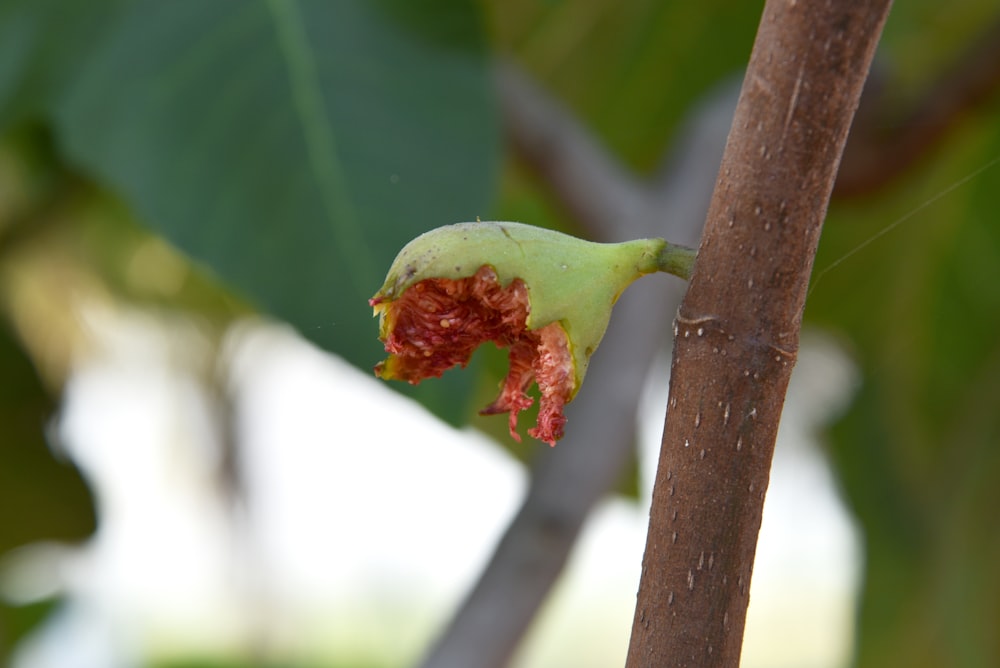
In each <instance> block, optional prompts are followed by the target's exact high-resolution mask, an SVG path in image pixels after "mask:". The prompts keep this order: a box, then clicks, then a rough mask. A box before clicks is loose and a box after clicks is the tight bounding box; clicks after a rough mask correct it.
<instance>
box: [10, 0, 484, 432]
mask: <svg viewBox="0 0 1000 668" xmlns="http://www.w3.org/2000/svg"><path fill="white" fill-rule="evenodd" d="M424 4H425V5H426V9H427V10H429V11H433V10H434V9H435V8H437V11H438V12H444V15H445V16H446V17H447V20H445V21H440V22H436V21H431V20H430V18H429V17H430V16H432V15H431V14H428V13H427V12H424V11H418V9H419V8H420V7H421V6H422V5H421V4H420V3H417V4H416V5H414V4H413V3H398V2H383V3H378V4H373V3H369V2H363V1H361V0H354V1H345V2H336V3H330V2H323V1H321V0H304V1H302V2H281V1H277V0H275V1H271V2H268V1H265V0H255V1H251V2H247V1H243V0H215V1H214V2H200V1H196V0H182V1H179V2H170V3H163V2H159V1H157V0H136V1H134V2H128V3H122V2H112V1H110V0H105V1H103V2H96V3H87V10H86V11H83V10H81V9H79V8H80V7H82V5H80V4H79V3H63V2H55V1H54V0H53V1H49V2H45V3H40V4H39V3H34V2H30V3H29V2H7V3H6V5H5V7H4V8H5V10H6V11H5V14H6V16H7V19H8V20H7V21H5V22H3V23H0V26H2V28H0V29H2V30H6V31H8V32H10V33H11V34H12V35H15V34H16V35H17V39H16V40H14V41H12V42H9V44H10V46H9V47H7V48H9V50H10V51H11V62H22V63H23V64H24V67H23V69H21V70H20V71H15V68H13V67H11V68H9V69H8V71H6V72H4V73H0V93H2V92H3V91H8V92H9V95H8V97H7V101H8V102H16V104H13V111H12V112H11V113H13V114H14V115H15V118H16V117H18V114H21V115H25V114H42V115H44V116H45V117H47V118H49V119H50V120H51V121H52V123H53V124H54V128H55V135H56V141H57V143H58V145H59V147H60V148H61V149H62V150H63V152H64V155H65V157H66V159H67V160H68V161H69V162H70V163H71V164H73V165H75V166H76V167H77V168H79V169H81V170H83V171H85V172H86V173H87V174H89V175H91V177H92V178H94V179H96V180H97V181H98V182H99V183H101V184H102V185H103V186H105V187H107V188H110V189H111V190H113V192H115V193H116V194H117V195H118V196H119V197H121V198H122V200H123V201H124V202H125V204H126V205H127V206H128V207H129V208H130V209H131V211H133V212H134V214H135V215H136V216H137V217H138V218H139V219H140V220H141V221H142V222H144V223H145V224H147V225H148V226H150V227H151V228H152V229H153V230H155V231H157V232H158V233H160V234H162V235H163V236H164V237H165V238H166V239H168V240H169V241H170V242H172V243H173V244H175V245H176V246H177V247H179V248H180V249H182V250H183V251H185V252H187V253H188V254H189V255H190V256H191V257H193V258H194V259H196V260H199V261H201V262H202V263H204V264H205V265H206V266H207V267H209V268H210V270H211V271H212V272H213V273H215V274H216V275H217V276H219V277H220V278H221V279H222V280H224V281H225V282H227V283H228V284H229V285H231V286H233V287H234V288H235V289H236V290H237V291H238V292H239V293H241V294H243V295H244V296H246V298H248V299H249V300H250V301H251V302H253V303H255V304H257V305H258V306H259V307H261V308H263V309H264V310H265V311H267V312H269V313H272V314H273V315H275V316H278V317H279V318H283V319H285V320H287V321H288V322H290V323H292V324H293V325H295V326H296V327H297V328H298V329H299V330H300V331H301V332H302V333H303V334H304V335H305V336H306V337H308V338H310V339H312V340H313V341H315V342H316V343H318V344H319V345H321V346H323V347H325V348H327V349H328V350H332V351H335V352H337V353H339V354H340V355H342V356H344V357H345V358H347V359H348V360H350V361H352V362H354V363H355V364H358V365H359V366H362V367H364V368H370V366H371V364H372V363H373V362H374V361H375V360H376V359H377V358H378V356H379V353H380V351H379V348H378V343H377V342H376V341H375V337H374V334H373V326H372V322H371V312H370V309H369V308H368V306H367V304H366V300H367V298H368V297H370V296H371V294H372V293H373V292H374V290H375V289H376V288H377V287H378V285H379V284H380V283H381V279H382V276H383V271H384V268H385V267H387V266H388V265H389V263H390V262H391V260H392V257H393V255H394V254H395V251H396V250H398V248H399V247H401V246H402V245H403V244H404V243H405V242H406V241H407V240H409V239H410V238H412V237H413V236H416V234H418V233H420V232H422V231H424V230H426V229H429V228H431V227H435V226H437V225H440V224H443V223H449V222H457V221H459V220H473V219H475V217H476V216H479V215H485V214H486V212H487V210H488V207H489V206H490V200H491V199H492V195H491V193H492V190H493V187H494V186H493V184H494V181H495V173H496V165H497V160H498V142H497V124H496V118H495V111H494V109H495V105H494V104H493V102H492V91H491V87H490V82H489V78H488V76H487V69H486V62H485V51H484V48H483V45H482V37H481V30H480V27H479V19H478V16H477V13H476V12H475V11H474V9H473V7H472V6H471V4H469V3H465V2H461V3H460V2H452V3H449V4H448V6H447V7H443V6H441V3H434V2H429V3H424ZM67 11H69V12H80V16H76V15H75V14H71V15H70V16H68V17H66V16H64V14H65V12H67ZM0 21H2V15H0ZM25 26H27V28H25ZM50 27H54V29H50ZM4 74H5V75H6V76H3V75H4ZM18 75H19V76H18ZM0 102H3V100H0ZM9 106H10V105H9V104H4V105H3V107H9ZM431 156H433V164H431V165H429V164H428V160H429V159H430V158H431ZM455 381H457V382H465V383H467V381H463V380H462V379H461V377H459V376H456V377H455V378H454V379H453V383H454V382H455ZM440 390H441V389H440V388H435V390H434V391H435V392H437V393H439V392H440ZM448 391H449V392H451V393H454V392H456V391H458V388H457V387H454V386H452V387H450V388H448ZM453 405H454V402H445V403H443V404H438V405H437V408H438V409H439V410H440V411H441V412H442V413H444V414H445V415H446V416H448V417H450V418H451V419H453V420H456V419H459V415H460V414H461V413H462V412H463V411H461V410H458V411H456V410H455V409H454V408H451V409H449V407H450V406H453Z"/></svg>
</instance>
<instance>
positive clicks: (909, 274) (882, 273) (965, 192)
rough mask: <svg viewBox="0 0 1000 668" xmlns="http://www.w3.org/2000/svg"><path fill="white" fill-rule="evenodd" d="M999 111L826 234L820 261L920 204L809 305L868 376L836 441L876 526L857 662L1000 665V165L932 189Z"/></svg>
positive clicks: (983, 152)
mask: <svg viewBox="0 0 1000 668" xmlns="http://www.w3.org/2000/svg"><path fill="white" fill-rule="evenodd" d="M997 112H1000V108H998V107H997V105H994V111H993V112H992V113H990V112H989V111H987V112H985V113H983V114H982V115H981V116H980V117H978V118H976V119H970V122H969V123H967V125H966V127H965V128H964V129H963V132H962V133H961V136H959V137H956V140H955V141H953V142H952V143H951V144H950V146H949V147H948V148H947V150H945V151H944V152H943V153H942V154H940V155H938V156H936V157H935V159H934V160H933V161H932V162H931V163H930V164H928V165H927V167H926V168H925V169H923V170H921V172H920V173H916V174H913V175H911V177H910V178H909V179H908V180H907V182H906V183H901V184H900V185H899V186H898V187H897V188H896V189H895V191H894V192H892V193H889V194H888V196H887V197H886V198H884V199H882V200H881V201H878V202H866V203H864V204H863V205H861V204H854V205H852V206H850V207H838V208H836V209H835V210H834V213H833V214H832V215H831V218H830V220H829V221H828V223H827V227H826V230H825V231H824V238H823V248H822V250H821V253H820V256H819V258H818V260H817V267H818V268H820V269H822V268H823V267H824V266H826V265H828V264H829V263H830V262H832V261H834V260H835V259H836V258H838V257H841V256H842V255H843V253H846V252H848V251H850V250H852V249H853V248H856V247H857V245H858V244H860V243H862V242H864V241H865V240H866V239H868V238H869V237H871V235H872V234H875V233H876V232H878V231H879V230H881V229H883V228H885V227H886V226H887V225H889V224H891V223H892V222H893V221H894V220H898V219H899V218H900V217H901V216H904V215H908V214H910V213H914V215H913V216H912V217H911V218H908V219H907V220H906V221H905V222H904V223H903V224H901V225H900V226H899V227H898V228H896V229H894V230H892V231H891V232H889V233H888V234H887V235H885V236H884V237H882V238H880V239H879V240H877V241H876V242H874V243H872V244H871V245H870V246H867V247H865V248H864V249H863V250H861V251H860V252H859V253H857V254H856V255H854V256H852V257H850V258H849V259H847V260H846V261H845V262H844V263H843V264H841V265H840V266H838V267H837V268H836V269H835V270H834V271H831V272H830V273H829V274H827V275H825V276H823V278H822V279H821V280H820V281H819V282H817V283H816V284H815V292H814V293H813V294H812V296H811V297H810V301H809V307H808V311H807V317H808V318H810V319H811V320H812V321H813V322H816V323H821V324H823V325H824V326H826V327H828V328H834V329H837V330H840V331H841V332H842V333H844V334H845V335H846V337H847V338H848V339H849V340H850V342H851V344H852V346H853V348H854V353H855V356H856V358H857V360H858V362H859V363H860V365H861V367H862V371H863V373H864V377H865V382H864V386H863V388H862V391H861V392H860V394H859V395H858V396H857V397H856V398H855V401H854V403H853V406H852V408H851V410H850V412H849V413H848V414H847V415H846V416H845V418H844V419H843V420H842V421H841V422H840V424H838V425H837V426H836V428H835V429H834V430H833V433H832V435H833V439H834V440H833V443H832V449H831V452H832V455H833V458H834V463H835V465H836V468H837V470H838V473H839V476H840V480H841V483H842V485H843V489H844V493H845V495H846V497H847V500H848V502H849V504H850V505H851V507H852V509H853V511H854V512H855V513H856V515H857V517H858V519H859V520H860V522H861V524H862V526H863V528H864V533H865V557H866V574H865V581H864V587H863V590H862V593H861V601H860V610H859V615H860V616H859V637H858V648H857V652H858V654H857V661H858V665H859V666H927V667H928V668H929V667H931V666H943V665H949V666H988V665H1000V641H998V639H997V635H996V629H997V628H1000V575H998V573H997V570H996V568H995V567H994V564H996V563H997V562H998V561H1000V532H998V531H997V525H996V519H995V514H996V509H997V508H1000V448H998V447H997V446H998V442H1000V227H998V226H997V220H998V217H997V206H998V200H997V196H996V193H997V192H1000V164H998V165H995V166H994V167H992V168H990V169H987V170H986V171H984V172H982V173H981V174H979V175H977V176H976V177H975V178H973V179H972V180H971V181H970V182H969V183H967V184H964V185H962V186H960V187H958V188H957V189H955V190H954V191H952V192H950V193H948V194H947V195H946V196H944V197H942V198H941V199H940V200H937V201H934V202H929V200H930V199H931V198H933V197H935V196H937V195H938V194H939V193H940V192H941V191H942V190H943V189H944V188H947V187H948V186H951V185H952V184H954V183H956V182H957V181H958V180H960V179H962V178H964V177H966V176H968V175H969V174H971V173H972V172H973V171H975V170H976V169H978V168H980V167H982V166H983V165H985V164H987V163H988V162H989V161H990V160H992V159H995V158H996V157H998V156H1000V129H998V128H997V126H996V123H995V120H994V119H995V117H996V113H997ZM928 202H929V203H928ZM924 203H928V204H927V206H926V207H925V208H921V209H919V210H917V211H915V212H914V210H915V208H918V207H921V206H922V205H923V204H924Z"/></svg>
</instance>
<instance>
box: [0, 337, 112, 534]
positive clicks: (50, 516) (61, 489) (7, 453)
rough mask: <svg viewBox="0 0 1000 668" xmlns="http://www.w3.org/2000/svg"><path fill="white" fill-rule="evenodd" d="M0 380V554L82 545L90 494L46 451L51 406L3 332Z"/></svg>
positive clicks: (90, 517) (90, 518)
mask: <svg viewBox="0 0 1000 668" xmlns="http://www.w3.org/2000/svg"><path fill="white" fill-rule="evenodd" d="M0 378H3V383H0V424H2V425H3V439H2V440H0V443H2V446H0V489H3V498H4V503H3V504H0V553H4V552H7V551H8V550H10V549H11V548H14V547H18V546H21V545H27V544H29V543H34V542H36V541H39V540H64V541H77V540H82V539H83V538H85V537H87V536H88V535H90V534H91V533H93V531H94V528H95V526H96V524H95V521H96V520H95V516H94V508H93V503H92V501H91V498H90V493H89V491H88V489H87V487H86V485H85V484H84V483H83V479H82V478H81V477H80V474H79V472H78V471H77V470H76V469H75V468H74V467H73V466H71V465H69V464H68V463H66V462H64V461H59V460H57V459H56V457H54V456H53V453H52V451H51V450H50V449H49V447H48V444H47V443H46V441H45V438H44V433H45V425H46V421H47V420H48V419H49V418H50V416H51V414H52V412H53V410H54V404H53V402H52V400H51V399H50V398H49V396H48V394H47V393H46V392H45V389H44V388H43V387H42V385H41V383H40V381H39V379H38V376H37V375H36V374H35V370H34V368H33V367H32V366H31V362H29V361H28V359H27V358H26V357H25V356H24V353H23V352H22V350H21V349H20V347H19V346H18V345H17V343H16V342H15V341H14V339H13V338H11V336H10V332H9V331H8V330H7V329H6V328H5V327H0Z"/></svg>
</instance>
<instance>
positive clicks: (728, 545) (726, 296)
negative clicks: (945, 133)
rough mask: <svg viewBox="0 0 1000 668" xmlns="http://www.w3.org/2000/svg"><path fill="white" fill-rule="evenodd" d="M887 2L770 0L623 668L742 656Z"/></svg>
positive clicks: (728, 170)
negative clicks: (851, 145)
mask: <svg viewBox="0 0 1000 668" xmlns="http://www.w3.org/2000/svg"><path fill="white" fill-rule="evenodd" d="M889 6H890V0H872V1H871V2H865V3H859V2H853V1H852V0H826V1H823V2H821V1H820V0H798V1H796V0H768V1H767V3H766V5H765V7H764V14H763V16H762V18H761V23H760V28H759V30H758V34H757V38H756V40H755V43H754V48H753V53H752V54H751V57H750V64H749V66H748V68H747V72H746V77H745V79H744V83H743V89H742V91H741V93H740V100H739V103H738V105H737V108H736V115H735V118H734V120H733V125H732V129H731V130H730V136H729V140H728V143H727V145H726V151H725V154H724V155H723V160H722V167H721V170H720V172H719V178H718V183H717V185H716V188H715V193H714V195H713V198H712V202H711V204H710V206H709V212H708V216H707V219H706V223H705V231H704V233H703V235H702V242H701V247H700V249H699V255H698V260H697V263H696V264H695V268H694V274H693V276H692V278H691V283H690V286H689V288H688V292H687V294H686V295H685V297H684V301H683V302H682V304H681V308H680V310H679V312H678V315H677V319H676V321H675V339H674V356H673V364H672V370H671V377H670V400H669V407H668V411H667V418H666V423H665V426H664V434H663V443H662V446H661V450H660V460H659V465H658V468H657V474H656V482H655V487H654V489H653V505H652V509H651V512H650V523H649V533H648V535H647V541H646V553H645V556H644V558H643V564H642V579H641V582H640V586H639V595H638V600H637V604H636V611H635V617H634V619H633V626H632V640H631V643H630V645H629V653H628V662H627V664H626V665H627V666H629V667H630V668H638V667H640V666H656V667H658V668H659V667H661V666H692V665H693V666H716V665H718V666H737V665H738V664H739V657H740V651H741V648H742V642H743V626H744V622H745V619H746V608H747V603H748V602H749V596H748V592H749V589H750V574H751V571H752V569H753V558H754V551H755V549H756V544H757V533H758V530H759V529H760V518H761V510H762V507H763V503H764V492H765V490H766V488H767V484H768V477H769V471H770V464H771V456H772V454H773V452H774V440H775V436H776V435H777V428H778V420H779V418H780V415H781V408H782V405H783V403H784V396H785V391H786V389H787V386H788V379H789V376H790V375H791V370H792V366H793V364H794V362H795V357H796V353H797V350H798V335H799V327H800V325H801V318H802V310H803V307H804V304H805V296H806V288H807V285H808V281H809V273H810V271H811V269H812V263H813V258H814V256H815V252H816V246H817V244H818V242H819V235H820V230H821V228H822V223H823V219H824V217H825V215H826V208H827V205H828V203H829V199H830V194H831V192H832V190H833V182H834V178H835V176H836V173H837V167H838V165H839V162H840V156H841V154H842V152H843V148H844V143H845V140H846V138H847V133H848V129H849V128H850V125H851V120H852V118H853V115H854V112H855V109H856V107H857V103H858V99H859V97H860V95H861V88H862V85H863V84H864V80H865V77H866V75H867V73H868V69H869V66H870V64H871V58H872V55H873V54H874V51H875V46H876V44H877V43H878V38H879V36H880V34H881V30H882V26H883V24H884V22H885V18H886V16H887V15H888V11H889Z"/></svg>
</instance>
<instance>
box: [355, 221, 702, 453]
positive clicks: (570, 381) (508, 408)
mask: <svg viewBox="0 0 1000 668" xmlns="http://www.w3.org/2000/svg"><path fill="white" fill-rule="evenodd" d="M694 254H695V252H694V251H693V250H691V249H688V248H683V247H681V246H675V245H673V244H669V243H667V242H666V241H664V240H663V239H640V240H636V241H627V242H623V243H614V244H602V243H594V242H590V241H584V240H582V239H577V238H576V237H572V236H569V235H567V234H563V233H561V232H555V231H553V230H548V229H544V228H539V227H533V226H530V225H524V224H521V223H511V222H475V223H458V224H456V225H447V226H445V227H440V228H437V229H435V230H431V231H430V232H427V233H425V234H422V235H421V236H419V237H417V238H416V239H414V240H413V241H411V242H410V243H409V244H407V245H406V246H405V247H404V248H403V250H402V251H400V253H399V255H398V256H397V257H396V260H395V261H394V262H393V263H392V266H391V267H390V268H389V273H388V274H387V276H386V279H385V283H383V285H382V288H381V289H380V290H379V291H378V292H377V293H376V294H375V296H374V297H372V298H371V299H370V300H369V303H370V304H371V305H372V306H373V307H374V309H375V313H376V314H377V315H379V316H380V318H381V319H380V323H379V338H380V339H381V340H382V341H383V342H384V344H385V350H386V352H388V353H389V357H388V359H386V360H385V361H384V362H381V363H380V364H378V365H377V366H376V367H375V373H376V375H378V376H380V377H382V378H385V379H397V380H404V381H407V382H410V383H413V384H416V383H418V382H420V381H421V380H423V379H424V378H429V377H439V376H440V375H441V374H442V373H444V372H445V371H446V370H448V369H450V368H451V367H453V366H455V365H456V364H459V365H461V366H465V365H466V364H467V363H468V361H469V357H470V356H471V355H472V352H473V351H474V350H475V349H476V348H477V347H478V346H479V345H480V344H481V343H484V342H486V341H492V342H493V343H495V344H496V345H497V346H499V347H502V348H509V349H510V353H509V355H510V364H511V368H510V373H509V374H508V376H507V378H506V380H505V381H504V383H503V386H502V388H501V391H500V396H499V397H498V398H497V400H496V401H494V402H493V403H492V404H491V405H490V406H487V407H486V408H485V409H483V411H482V413H483V414H495V413H503V412H509V413H510V418H509V426H510V433H511V436H512V437H513V438H514V439H515V440H520V438H519V437H518V435H517V432H516V426H517V413H518V412H519V411H521V410H523V409H525V408H527V407H528V406H530V405H531V403H532V400H531V398H530V397H528V396H527V394H526V391H527V389H528V388H529V387H530V385H531V383H532V381H535V382H537V383H538V387H539V391H540V393H541V399H540V409H539V417H538V424H537V426H536V427H535V428H534V429H531V430H529V432H528V433H529V435H531V436H532V437H534V438H537V439H539V440H541V441H546V442H548V443H549V444H550V445H555V442H556V441H557V440H558V439H559V438H561V437H562V434H563V428H564V425H565V422H566V418H565V416H564V415H563V406H564V405H565V404H566V403H568V402H569V401H570V400H572V398H573V397H574V396H575V395H576V392H577V391H578V390H579V388H580V385H581V384H582V383H583V378H584V376H585V374H586V372H587V365H588V363H589V360H590V356H591V355H592V354H593V352H594V351H595V350H596V349H597V346H598V344H599V343H600V342H601V338H602V337H603V336H604V332H605V330H606V329H607V326H608V321H609V319H610V317H611V307H612V306H613V305H614V303H615V301H616V300H617V299H618V297H619V296H620V295H621V293H622V292H623V291H624V290H625V288H626V287H628V286H629V285H630V284H631V283H632V282H633V281H634V280H635V279H637V278H639V277H640V276H642V275H644V274H649V273H652V272H655V271H667V272H669V273H673V274H675V275H678V276H681V277H682V278H687V277H688V276H689V274H690V270H691V266H692V264H693V262H694Z"/></svg>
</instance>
